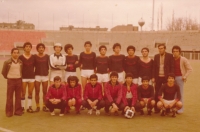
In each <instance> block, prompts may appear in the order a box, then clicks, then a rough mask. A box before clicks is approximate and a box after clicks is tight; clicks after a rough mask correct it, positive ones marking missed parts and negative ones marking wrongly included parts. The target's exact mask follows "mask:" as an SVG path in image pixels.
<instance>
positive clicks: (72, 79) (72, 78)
mask: <svg viewBox="0 0 200 132" xmlns="http://www.w3.org/2000/svg"><path fill="white" fill-rule="evenodd" d="M70 81H75V82H76V84H77V83H78V81H79V79H78V77H77V76H69V77H68V78H67V83H68V84H69V85H70Z"/></svg>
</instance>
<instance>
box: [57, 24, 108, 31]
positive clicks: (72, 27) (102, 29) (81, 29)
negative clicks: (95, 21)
mask: <svg viewBox="0 0 200 132" xmlns="http://www.w3.org/2000/svg"><path fill="white" fill-rule="evenodd" d="M60 30H61V31H107V30H108V28H100V26H96V27H95V28H84V27H74V26H73V25H69V26H68V27H60Z"/></svg>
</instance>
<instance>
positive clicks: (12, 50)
mask: <svg viewBox="0 0 200 132" xmlns="http://www.w3.org/2000/svg"><path fill="white" fill-rule="evenodd" d="M14 50H18V53H19V49H18V48H12V49H11V54H12V53H13V52H14Z"/></svg>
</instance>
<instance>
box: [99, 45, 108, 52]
mask: <svg viewBox="0 0 200 132" xmlns="http://www.w3.org/2000/svg"><path fill="white" fill-rule="evenodd" d="M102 48H105V49H106V50H107V48H106V46H105V45H101V46H100V47H99V51H100V50H101V49H102Z"/></svg>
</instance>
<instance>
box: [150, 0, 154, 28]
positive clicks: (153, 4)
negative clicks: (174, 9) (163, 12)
mask: <svg viewBox="0 0 200 132" xmlns="http://www.w3.org/2000/svg"><path fill="white" fill-rule="evenodd" d="M151 30H152V31H153V30H154V0H153V9H152V27H151Z"/></svg>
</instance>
